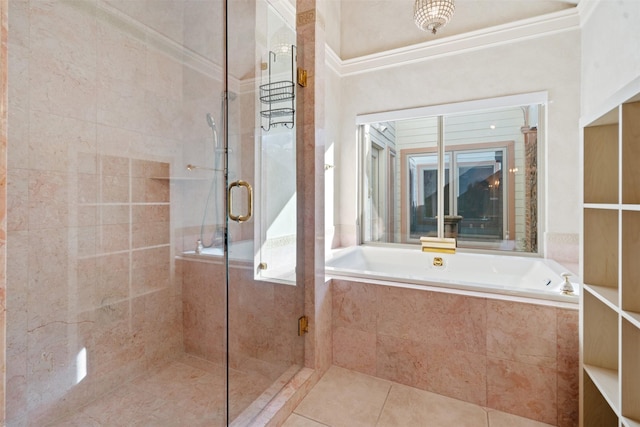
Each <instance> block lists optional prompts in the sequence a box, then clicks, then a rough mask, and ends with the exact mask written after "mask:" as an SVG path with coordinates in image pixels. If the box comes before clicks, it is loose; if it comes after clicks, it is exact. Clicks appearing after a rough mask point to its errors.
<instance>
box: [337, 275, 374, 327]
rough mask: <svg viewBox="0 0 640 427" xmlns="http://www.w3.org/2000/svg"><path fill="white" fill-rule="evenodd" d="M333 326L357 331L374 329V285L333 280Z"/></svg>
mask: <svg viewBox="0 0 640 427" xmlns="http://www.w3.org/2000/svg"><path fill="white" fill-rule="evenodd" d="M332 300H333V301H332V302H333V316H332V317H333V326H334V328H338V327H345V328H349V329H355V330H359V331H366V332H375V330H376V285H370V284H367V283H357V282H348V281H344V280H336V281H334V282H333V293H332Z"/></svg>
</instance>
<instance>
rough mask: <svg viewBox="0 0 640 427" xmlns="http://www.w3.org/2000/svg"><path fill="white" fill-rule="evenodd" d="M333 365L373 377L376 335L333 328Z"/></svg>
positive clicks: (349, 329)
mask: <svg viewBox="0 0 640 427" xmlns="http://www.w3.org/2000/svg"><path fill="white" fill-rule="evenodd" d="M333 363H334V364H335V365H337V366H340V367H343V368H347V369H352V370H354V371H358V372H362V373H363V374H368V375H375V374H376V334H375V333H371V332H364V331H359V330H356V329H351V328H342V327H337V328H335V329H334V330H333Z"/></svg>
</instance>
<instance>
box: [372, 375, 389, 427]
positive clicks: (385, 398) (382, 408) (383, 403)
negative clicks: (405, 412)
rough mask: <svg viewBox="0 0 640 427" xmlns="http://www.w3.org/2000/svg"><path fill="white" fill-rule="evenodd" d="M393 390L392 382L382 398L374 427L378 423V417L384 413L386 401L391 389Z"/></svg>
mask: <svg viewBox="0 0 640 427" xmlns="http://www.w3.org/2000/svg"><path fill="white" fill-rule="evenodd" d="M392 388H393V382H390V383H389V389H388V390H387V395H386V396H385V397H384V402H382V406H381V407H380V412H379V413H378V418H376V424H375V425H376V426H377V425H378V423H379V422H380V417H381V416H382V412H384V407H385V406H386V405H387V401H388V400H389V395H390V394H391V389H392Z"/></svg>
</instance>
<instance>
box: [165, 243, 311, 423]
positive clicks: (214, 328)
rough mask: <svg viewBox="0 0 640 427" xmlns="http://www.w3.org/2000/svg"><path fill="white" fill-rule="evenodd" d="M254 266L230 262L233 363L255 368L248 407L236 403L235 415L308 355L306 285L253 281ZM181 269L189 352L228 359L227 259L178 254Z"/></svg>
mask: <svg viewBox="0 0 640 427" xmlns="http://www.w3.org/2000/svg"><path fill="white" fill-rule="evenodd" d="M252 265H253V264H252V261H251V262H247V261H239V260H232V261H231V262H230V267H229V296H228V298H229V299H228V301H229V307H228V312H229V320H228V322H229V325H228V326H229V367H230V369H233V370H237V371H241V372H246V373H251V374H252V378H253V379H252V381H250V382H247V383H246V384H245V387H244V388H245V395H244V396H243V397H242V402H244V406H243V405H242V404H234V406H233V407H232V409H234V411H233V413H232V414H231V416H232V419H233V418H235V416H236V415H238V414H239V413H240V412H241V411H243V410H244V409H245V408H246V407H247V406H248V405H249V404H251V403H252V402H253V400H254V399H256V398H257V397H258V396H259V395H261V393H262V392H264V391H265V390H267V389H268V388H269V385H270V384H274V383H277V384H280V385H281V386H282V385H284V384H285V382H286V380H288V379H289V378H285V377H290V376H292V375H293V374H294V373H295V372H296V371H297V370H298V368H300V364H301V361H302V360H303V354H304V337H299V336H298V334H297V332H298V331H297V319H298V317H300V316H301V315H302V314H304V312H303V303H304V300H303V298H304V295H303V294H302V289H301V288H300V287H298V286H291V285H284V284H278V283H269V282H264V281H258V280H254V278H253V266H252ZM177 269H178V271H180V272H181V274H182V304H183V328H184V347H185V351H186V352H187V353H189V354H192V355H195V356H198V357H201V358H203V359H206V360H207V361H210V362H214V363H223V362H224V355H225V310H226V308H225V292H226V289H225V280H224V264H223V263H222V259H221V258H216V257H211V256H200V257H198V256H193V255H192V256H185V257H179V258H178V260H177ZM234 386H235V385H234V384H231V387H232V388H233V387H234ZM271 391H272V392H277V391H279V390H276V389H273V388H271ZM264 398H265V395H262V399H264ZM236 403H237V402H236ZM264 403H267V402H264ZM256 409H257V410H259V409H260V408H256ZM243 415H244V416H246V414H243Z"/></svg>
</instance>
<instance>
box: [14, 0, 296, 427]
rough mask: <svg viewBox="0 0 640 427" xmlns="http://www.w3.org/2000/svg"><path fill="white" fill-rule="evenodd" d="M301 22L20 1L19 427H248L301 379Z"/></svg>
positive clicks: (171, 7)
mask: <svg viewBox="0 0 640 427" xmlns="http://www.w3.org/2000/svg"><path fill="white" fill-rule="evenodd" d="M289 8H290V9H291V10H289ZM293 16H295V11H293V6H291V5H290V4H289V2H278V4H275V3H274V4H271V3H270V2H269V1H267V0H136V1H130V0H9V13H8V25H9V31H8V43H7V49H8V59H9V61H8V159H7V165H8V172H7V228H8V235H7V295H6V297H7V304H6V305H7V311H6V325H7V344H6V378H7V383H6V425H7V426H9V427H11V426H36V425H37V426H41V425H51V426H55V425H82V426H89V425H103V426H116V425H189V426H197V425H203V426H225V425H238V426H242V425H250V424H251V422H252V420H253V419H254V418H255V417H256V416H258V415H259V414H260V412H261V411H262V410H263V409H264V407H265V405H267V404H268V403H269V402H270V401H271V400H272V399H273V397H274V396H276V395H277V393H278V392H279V391H280V390H281V388H282V387H283V386H284V385H285V384H287V382H288V381H289V380H290V379H291V378H292V377H293V376H294V375H295V374H296V373H297V372H298V370H299V369H300V368H301V367H302V365H303V360H304V338H303V337H300V336H298V318H299V317H300V316H302V315H303V314H304V289H303V286H302V285H301V284H296V280H295V263H296V249H295V241H296V236H295V219H296V212H295V206H296V203H295V196H296V194H295V188H296V187H295V145H296V144H295V129H294V123H295V120H294V118H295V110H294V109H293V108H290V110H287V111H286V112H283V111H280V112H279V113H278V114H280V117H281V116H282V115H286V114H288V119H287V120H286V121H284V122H283V123H287V125H286V126H285V125H279V123H278V122H277V121H276V122H273V123H275V125H274V126H269V127H267V126H265V125H264V124H265V115H264V114H263V112H264V111H265V107H264V106H265V105H266V104H269V109H270V110H269V111H275V110H274V109H275V108H279V107H282V106H279V105H272V103H269V102H265V99H264V98H263V95H262V96H261V93H262V92H263V91H264V90H265V88H267V89H268V88H269V87H268V86H265V85H269V84H270V83H271V81H270V80H269V78H270V77H275V78H279V79H280V77H279V76H281V75H284V74H286V73H287V70H289V71H292V70H293V67H294V63H295V52H296V48H295V39H296V37H295V31H294V30H293V24H292V22H293V20H292V19H291V18H292V17H293ZM274 61H275V62H274ZM283 64H286V66H285V65H283ZM285 80H286V79H285ZM290 80H291V85H290V87H289V86H287V88H289V89H287V91H288V92H286V93H284V92H283V93H281V94H280V95H283V97H284V98H286V100H285V102H290V104H287V105H291V106H293V105H294V103H293V101H292V100H293V99H294V98H295V85H294V84H293V82H292V81H293V79H292V78H291V79H290ZM279 81H282V79H280V80H279ZM266 101H269V100H266ZM282 183H286V185H285V184H282Z"/></svg>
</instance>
